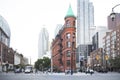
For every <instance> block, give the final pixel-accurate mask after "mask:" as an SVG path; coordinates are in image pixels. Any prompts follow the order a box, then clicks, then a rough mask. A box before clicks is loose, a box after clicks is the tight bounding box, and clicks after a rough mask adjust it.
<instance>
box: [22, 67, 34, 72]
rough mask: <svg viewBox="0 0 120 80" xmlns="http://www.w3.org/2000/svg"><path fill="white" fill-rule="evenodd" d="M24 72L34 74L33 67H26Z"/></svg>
mask: <svg viewBox="0 0 120 80" xmlns="http://www.w3.org/2000/svg"><path fill="white" fill-rule="evenodd" d="M24 72H25V73H33V69H32V66H26V67H25V71H24Z"/></svg>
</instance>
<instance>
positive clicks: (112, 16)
mask: <svg viewBox="0 0 120 80" xmlns="http://www.w3.org/2000/svg"><path fill="white" fill-rule="evenodd" d="M119 5H120V4H117V5H115V6H114V7H113V8H112V13H111V14H110V17H111V19H112V21H114V19H115V14H116V13H115V12H114V8H116V7H117V6H119Z"/></svg>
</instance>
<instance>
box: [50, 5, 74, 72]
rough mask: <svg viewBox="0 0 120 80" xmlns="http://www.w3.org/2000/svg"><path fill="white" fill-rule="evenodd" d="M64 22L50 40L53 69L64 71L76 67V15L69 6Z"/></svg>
mask: <svg viewBox="0 0 120 80" xmlns="http://www.w3.org/2000/svg"><path fill="white" fill-rule="evenodd" d="M64 20H65V23H64V26H63V27H62V29H60V31H59V33H58V34H57V36H56V37H55V39H54V40H53V42H52V47H51V48H52V61H53V63H52V64H53V65H52V66H53V70H54V71H62V72H64V71H66V70H73V71H74V70H75V69H76V66H75V65H76V64H75V62H76V56H75V49H76V28H75V21H76V17H75V16H74V14H73V11H72V8H71V6H69V9H68V12H67V15H66V16H65V18H64Z"/></svg>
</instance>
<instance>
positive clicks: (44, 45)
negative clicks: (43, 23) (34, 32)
mask: <svg viewBox="0 0 120 80" xmlns="http://www.w3.org/2000/svg"><path fill="white" fill-rule="evenodd" d="M48 47H49V35H48V31H47V30H46V28H42V29H41V31H40V34H39V40H38V58H43V57H44V55H46V54H47V51H48Z"/></svg>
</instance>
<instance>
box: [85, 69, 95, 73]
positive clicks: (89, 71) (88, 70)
mask: <svg viewBox="0 0 120 80" xmlns="http://www.w3.org/2000/svg"><path fill="white" fill-rule="evenodd" d="M85 73H86V74H87V73H90V74H93V73H94V71H93V70H92V69H87V70H86V71H85Z"/></svg>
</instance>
